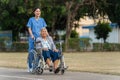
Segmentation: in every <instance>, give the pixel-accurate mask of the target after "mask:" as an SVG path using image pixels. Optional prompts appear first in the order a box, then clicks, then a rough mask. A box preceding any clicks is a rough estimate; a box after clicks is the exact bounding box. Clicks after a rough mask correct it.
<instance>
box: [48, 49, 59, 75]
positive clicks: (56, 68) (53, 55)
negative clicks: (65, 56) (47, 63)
mask: <svg viewBox="0 0 120 80" xmlns="http://www.w3.org/2000/svg"><path fill="white" fill-rule="evenodd" d="M50 55H51V58H52V61H53V64H54V72H55V73H58V72H59V55H60V53H59V52H53V51H52V50H51V54H50Z"/></svg>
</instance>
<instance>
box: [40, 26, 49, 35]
mask: <svg viewBox="0 0 120 80" xmlns="http://www.w3.org/2000/svg"><path fill="white" fill-rule="evenodd" d="M43 30H46V32H47V35H48V36H49V33H48V31H47V29H46V28H42V29H41V31H40V35H41V33H42V31H43Z"/></svg>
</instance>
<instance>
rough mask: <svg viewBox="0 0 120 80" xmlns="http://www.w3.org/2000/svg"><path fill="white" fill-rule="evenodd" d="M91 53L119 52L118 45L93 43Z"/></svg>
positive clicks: (119, 46) (119, 45) (119, 47)
mask: <svg viewBox="0 0 120 80" xmlns="http://www.w3.org/2000/svg"><path fill="white" fill-rule="evenodd" d="M93 51H120V44H116V43H103V44H101V43H94V44H93Z"/></svg>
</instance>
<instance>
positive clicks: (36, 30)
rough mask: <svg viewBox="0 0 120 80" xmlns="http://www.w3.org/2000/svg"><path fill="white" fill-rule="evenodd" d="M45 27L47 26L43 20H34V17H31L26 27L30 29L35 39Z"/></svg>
mask: <svg viewBox="0 0 120 80" xmlns="http://www.w3.org/2000/svg"><path fill="white" fill-rule="evenodd" d="M46 26H47V24H46V22H45V20H44V19H43V18H39V19H38V20H36V19H35V17H31V18H30V19H29V21H28V23H27V27H28V28H31V30H32V33H33V35H34V36H35V38H37V37H39V36H40V30H41V29H42V28H43V27H46Z"/></svg>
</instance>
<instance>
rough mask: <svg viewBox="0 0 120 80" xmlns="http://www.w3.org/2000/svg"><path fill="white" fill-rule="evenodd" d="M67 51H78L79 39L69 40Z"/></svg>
mask: <svg viewBox="0 0 120 80" xmlns="http://www.w3.org/2000/svg"><path fill="white" fill-rule="evenodd" d="M68 45H69V48H68V49H69V50H70V51H80V39H79V38H70V39H69V40H68Z"/></svg>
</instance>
